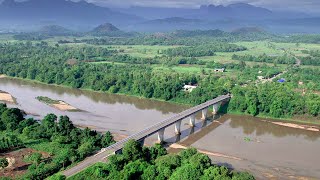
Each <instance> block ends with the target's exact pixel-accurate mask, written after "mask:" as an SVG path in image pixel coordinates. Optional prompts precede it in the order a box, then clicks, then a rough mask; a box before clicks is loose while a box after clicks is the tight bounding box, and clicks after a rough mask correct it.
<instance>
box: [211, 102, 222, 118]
mask: <svg viewBox="0 0 320 180" xmlns="http://www.w3.org/2000/svg"><path fill="white" fill-rule="evenodd" d="M220 105H221V102H218V103H216V104H214V105H213V112H212V114H214V115H216V114H218V111H219V108H220Z"/></svg>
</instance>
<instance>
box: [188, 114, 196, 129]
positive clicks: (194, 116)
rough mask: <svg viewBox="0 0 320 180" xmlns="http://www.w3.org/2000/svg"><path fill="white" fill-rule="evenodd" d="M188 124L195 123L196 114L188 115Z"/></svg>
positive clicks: (192, 125)
mask: <svg viewBox="0 0 320 180" xmlns="http://www.w3.org/2000/svg"><path fill="white" fill-rule="evenodd" d="M189 118H190V126H191V127H194V126H195V125H196V114H192V115H190V117H189Z"/></svg>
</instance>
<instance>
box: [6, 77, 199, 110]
mask: <svg viewBox="0 0 320 180" xmlns="http://www.w3.org/2000/svg"><path fill="white" fill-rule="evenodd" d="M2 78H9V79H18V80H23V81H26V82H31V83H38V84H43V85H48V86H55V87H63V88H68V89H77V90H81V91H88V92H95V93H104V94H116V95H121V96H128V97H135V98H139V99H146V100H153V101H159V102H166V103H171V104H175V105H180V106H185V107H192V106H194V105H193V104H187V103H181V102H176V101H172V100H170V101H166V100H163V99H156V98H146V97H143V96H138V95H134V94H125V93H111V92H109V91H95V90H92V89H88V88H73V87H70V86H66V85H63V84H47V83H44V82H41V81H37V80H31V79H25V78H20V77H12V76H7V75H2Z"/></svg>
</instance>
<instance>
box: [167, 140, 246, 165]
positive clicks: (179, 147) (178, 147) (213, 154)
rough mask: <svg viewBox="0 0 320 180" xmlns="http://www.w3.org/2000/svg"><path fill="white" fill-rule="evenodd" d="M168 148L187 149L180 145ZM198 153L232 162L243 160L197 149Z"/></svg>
mask: <svg viewBox="0 0 320 180" xmlns="http://www.w3.org/2000/svg"><path fill="white" fill-rule="evenodd" d="M170 148H173V149H187V147H185V146H182V145H180V144H177V143H175V144H172V145H170ZM198 151H199V152H200V153H202V154H206V155H209V156H216V157H222V158H228V159H233V160H238V161H241V160H243V159H241V158H238V157H234V156H229V155H225V154H221V153H216V152H210V151H204V150H199V149H198Z"/></svg>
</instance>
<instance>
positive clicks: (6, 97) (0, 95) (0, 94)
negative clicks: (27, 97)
mask: <svg viewBox="0 0 320 180" xmlns="http://www.w3.org/2000/svg"><path fill="white" fill-rule="evenodd" d="M0 101H3V102H6V103H15V102H14V98H13V96H12V95H11V94H9V93H7V92H4V91H1V90H0Z"/></svg>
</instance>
